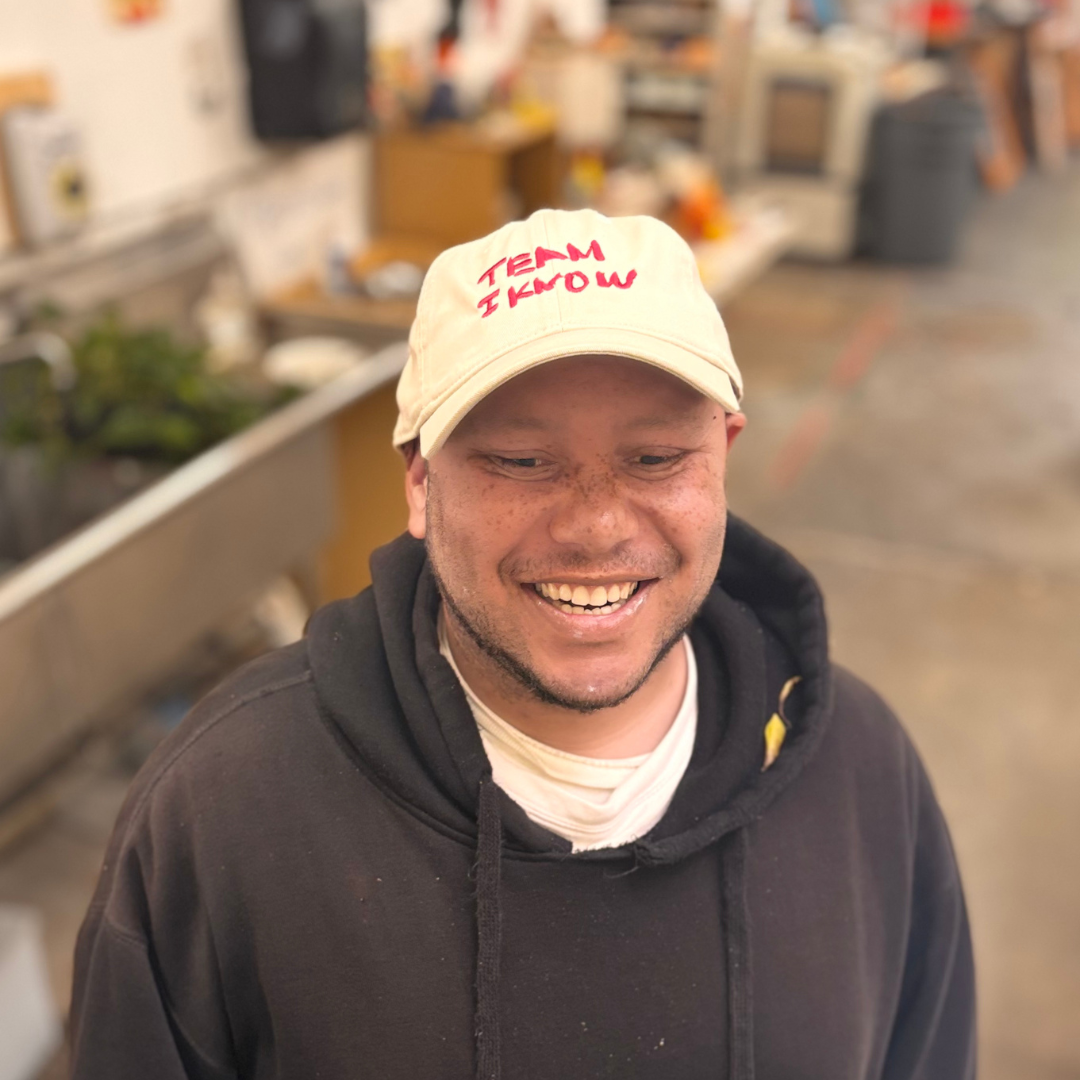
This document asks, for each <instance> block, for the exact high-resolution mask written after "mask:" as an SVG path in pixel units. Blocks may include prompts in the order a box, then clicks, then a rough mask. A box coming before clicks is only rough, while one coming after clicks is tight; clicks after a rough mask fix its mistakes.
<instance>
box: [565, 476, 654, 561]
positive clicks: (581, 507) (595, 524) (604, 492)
mask: <svg viewBox="0 0 1080 1080" xmlns="http://www.w3.org/2000/svg"><path fill="white" fill-rule="evenodd" d="M638 525H639V523H638V517H637V513H636V511H635V509H634V507H633V505H632V504H631V500H630V498H629V493H628V492H626V491H625V490H624V489H623V487H622V485H621V484H620V483H619V482H618V480H617V479H616V478H615V477H613V476H611V475H593V476H589V477H579V478H576V479H575V481H574V482H573V483H571V484H570V485H569V486H568V488H567V490H566V491H565V492H564V494H563V497H562V499H561V500H560V501H559V504H558V506H557V508H556V510H555V513H554V515H553V516H552V518H551V523H550V532H551V538H552V539H553V540H554V541H555V542H556V543H559V544H570V545H573V546H576V547H578V548H581V549H582V550H583V551H586V552H588V553H590V554H601V553H606V552H608V551H611V549H612V548H614V547H617V546H618V545H619V544H622V543H624V542H625V541H627V540H632V539H633V538H634V537H635V536H636V535H637V532H638Z"/></svg>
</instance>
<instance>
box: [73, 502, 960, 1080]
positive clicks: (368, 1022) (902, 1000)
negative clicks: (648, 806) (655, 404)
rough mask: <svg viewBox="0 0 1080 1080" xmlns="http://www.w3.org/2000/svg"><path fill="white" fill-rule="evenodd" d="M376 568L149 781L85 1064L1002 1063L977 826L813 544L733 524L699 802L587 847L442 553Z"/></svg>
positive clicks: (166, 1077)
mask: <svg viewBox="0 0 1080 1080" xmlns="http://www.w3.org/2000/svg"><path fill="white" fill-rule="evenodd" d="M372 568H373V576H374V586H373V587H372V588H371V589H368V590H365V591H364V592H363V593H361V594H360V595H359V596H357V597H354V598H353V599H350V600H345V601H340V602H337V603H334V604H330V605H328V606H327V607H325V608H323V609H321V610H320V611H319V612H318V613H316V615H315V616H314V617H313V619H312V622H311V625H310V627H309V630H308V634H307V637H306V639H305V640H304V641H302V642H300V643H298V644H297V645H294V646H291V647H289V648H287V649H283V650H280V651H278V652H276V653H272V654H270V655H269V656H267V657H264V658H262V659H260V660H258V661H256V662H255V663H253V664H251V665H249V666H248V667H247V668H245V669H243V670H242V671H241V672H239V673H238V674H237V675H236V676H234V677H233V678H232V679H230V680H229V681H228V682H226V683H225V684H224V685H223V686H221V687H219V688H218V689H217V690H216V691H214V692H213V693H212V694H211V695H210V696H209V697H208V698H207V699H206V700H205V701H203V702H202V703H201V704H200V705H199V706H198V707H197V708H196V709H195V710H194V711H193V713H192V714H191V715H190V716H189V717H188V718H187V719H186V720H185V721H184V723H183V724H182V725H181V726H180V728H179V729H178V730H177V731H176V732H175V734H173V735H172V736H170V737H169V739H167V740H166V742H165V743H164V744H163V745H162V746H161V747H160V748H159V749H158V751H156V752H155V754H154V756H153V757H152V758H151V760H150V761H149V762H148V763H147V765H146V767H145V768H144V769H143V771H142V772H141V773H140V775H139V777H138V778H137V779H136V781H135V784H134V785H133V787H132V790H131V793H130V795H129V798H128V801H127V803H126V805H125V808H124V810H123V811H122V813H121V816H120V819H119V821H118V823H117V826H116V831H115V834H114V836H113V839H112V842H111V844H110V847H109V850H108V853H107V856H106V862H105V866H104V869H103V871H102V876H101V880H100V883H99V886H98V889H97V893H96V895H95V898H94V901H93V903H92V905H91V908H90V911H89V914H88V915H87V919H86V922H85V924H84V926H83V929H82V932H81V935H80V938H79V942H78V946H77V950H76V975H75V991H74V999H73V1005H72V1055H73V1062H74V1076H75V1077H76V1078H78V1080H90V1078H94V1080H106V1078H108V1080H121V1078H124V1080H126V1078H132V1080H135V1078H139V1080H181V1078H184V1077H188V1078H193V1080H194V1078H198V1080H218V1078H233V1077H246V1078H251V1080H270V1078H275V1080H314V1078H323V1080H346V1078H348V1080H361V1078H372V1080H397V1078H401V1080H440V1078H446V1080H466V1078H468V1077H473V1076H477V1077H480V1078H482V1080H533V1078H535V1080H587V1078H588V1080H591V1078H594V1077H595V1078H599V1077H620V1078H627V1080H706V1078H708V1080H716V1078H729V1080H751V1078H755V1077H756V1078H757V1080H791V1078H820V1080H849V1078H850V1080H856V1078H860V1080H861V1078H871V1077H872V1078H887V1080H901V1078H904V1080H914V1078H926V1080H929V1078H934V1080H967V1078H969V1077H972V1076H973V1075H974V982H973V971H972V958H971V947H970V941H969V935H968V925H967V918H966V914H965V910H964V901H963V895H962V891H961V886H960V880H959V877H958V874H957V869H956V864H955V860H954V858H953V853H952V849H951V846H950V843H949V838H948V833H947V831H946V827H945V823H944V821H943V820H942V816H941V812H940V810H939V809H938V806H937V803H936V802H935V799H934V796H933V793H932V791H931V788H930V784H929V782H928V780H927V778H926V774H925V773H924V771H923V769H922V766H921V764H920V762H919V760H918V757H917V756H916V753H915V751H914V750H913V748H912V746H911V744H910V743H909V742H908V740H907V738H906V737H905V735H904V733H903V731H902V730H901V728H900V726H899V724H898V723H897V721H896V719H895V718H894V717H893V716H892V714H891V713H890V712H889V710H888V709H887V708H886V707H885V705H883V704H882V702H881V701H880V700H879V699H878V698H877V696H876V695H875V694H874V693H873V692H872V691H871V690H869V689H868V688H867V687H866V686H865V685H863V684H862V683H860V682H859V681H858V680H857V679H855V678H854V677H852V676H851V675H849V674H847V673H845V672H844V671H842V670H839V669H837V668H835V667H833V666H832V665H830V663H829V660H828V656H827V647H826V628H825V621H824V613H823V609H822V604H821V598H820V595H819V593H818V590H817V587H816V585H815V583H814V581H813V580H812V578H811V577H810V576H809V575H808V574H807V572H806V571H805V570H804V569H803V568H802V567H801V566H799V565H798V564H797V563H796V562H795V561H794V560H793V559H792V558H791V557H790V556H789V555H787V554H786V553H785V552H783V551H782V550H781V549H779V548H778V547H776V546H775V545H773V544H772V543H770V542H769V541H767V540H765V539H764V538H763V537H761V536H760V535H758V534H757V533H755V532H754V531H753V530H752V529H750V528H749V527H748V526H746V525H744V524H743V523H741V522H739V521H738V520H736V519H734V518H733V519H732V520H731V523H730V527H729V531H728V538H727V543H726V547H725V552H724V558H723V562H722V565H721V569H720V575H719V578H718V582H717V585H716V587H714V589H713V590H712V592H711V594H710V595H709V597H708V599H707V600H706V602H705V604H704V606H703V607H702V610H701V612H700V613H699V616H698V618H697V619H696V621H695V623H694V625H693V627H692V630H691V638H692V641H693V646H694V652H695V655H696V658H697V662H698V667H699V672H700V687H699V722H698V733H697V741H696V743H695V747H694V753H693V757H692V759H691V762H690V765H689V767H688V769H687V772H686V774H685V776H684V777H683V780H682V782H681V783H680V785H679V787H678V790H677V791H676V794H675V798H674V800H673V802H672V805H671V807H670V809H669V810H668V812H667V814H666V815H665V816H664V818H663V819H662V820H661V821H660V823H659V824H658V825H657V826H656V827H655V828H654V829H653V830H652V832H650V833H649V834H648V835H647V836H646V837H644V838H642V839H640V840H638V841H636V842H635V843H633V844H630V845H627V846H625V847H622V848H618V849H611V850H605V851H593V852H583V853H577V854H572V853H571V851H570V845H569V844H568V843H567V842H566V841H565V840H563V839H561V838H559V837H557V836H554V835H553V834H551V833H549V832H547V831H546V830H544V829H543V828H541V827H539V826H538V825H536V824H534V823H533V822H531V821H530V820H529V819H528V818H527V817H526V816H525V814H524V813H523V812H522V811H521V809H520V808H519V807H518V806H517V805H516V804H515V803H513V802H512V800H510V799H509V798H508V797H507V796H506V795H505V794H504V793H503V792H501V791H500V790H499V789H498V787H496V786H495V785H494V784H493V783H492V780H491V773H490V766H489V764H488V761H487V758H486V756H485V753H484V750H483V746H482V743H481V741H480V737H479V733H478V731H477V727H476V724H475V722H474V720H473V718H472V715H471V713H470V711H469V708H468V705H467V703H466V701H465V698H464V696H463V694H462V691H461V688H460V685H459V684H458V682H457V680H456V678H455V676H454V674H453V672H452V671H451V669H450V667H449V666H448V665H447V663H446V662H445V660H444V659H443V658H442V657H441V656H440V655H439V649H438V640H437V635H436V622H435V617H436V613H437V610H438V602H439V601H438V594H437V591H436V589H435V586H434V583H433V579H432V576H431V574H430V571H429V569H428V567H427V563H426V559H425V555H424V549H423V546H422V545H421V544H420V543H418V542H417V541H414V540H411V539H409V538H405V537H403V538H401V539H399V540H397V541H395V542H394V543H392V544H390V545H388V546H387V547H385V548H383V549H381V550H380V551H379V552H377V553H376V555H375V557H374V558H373V560H372ZM793 674H798V675H800V676H801V677H802V681H801V683H800V684H799V689H798V693H797V695H796V700H794V701H793V704H794V706H795V708H794V710H793V714H792V713H789V720H790V728H789V731H788V735H787V738H786V741H785V743H784V746H783V748H782V750H781V753H780V756H779V758H778V759H777V760H776V762H775V763H774V764H773V765H772V766H771V767H770V768H769V769H767V770H765V771H762V761H763V755H764V741H763V728H764V726H765V723H766V721H767V720H768V719H769V717H770V716H771V715H772V713H773V712H774V711H775V710H776V704H777V696H778V694H779V689H780V687H781V686H782V684H783V683H784V682H785V681H786V679H787V678H788V677H789V676H791V675H793Z"/></svg>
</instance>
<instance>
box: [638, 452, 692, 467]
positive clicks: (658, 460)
mask: <svg viewBox="0 0 1080 1080" xmlns="http://www.w3.org/2000/svg"><path fill="white" fill-rule="evenodd" d="M681 456H682V455H681V454H639V455H638V456H637V458H635V461H636V462H637V464H638V465H644V466H647V467H652V468H654V469H655V468H658V467H659V466H661V465H672V464H674V463H675V462H676V461H678V460H679V458H680V457H681Z"/></svg>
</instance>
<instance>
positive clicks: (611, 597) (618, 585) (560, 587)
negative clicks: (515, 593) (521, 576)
mask: <svg viewBox="0 0 1080 1080" xmlns="http://www.w3.org/2000/svg"><path fill="white" fill-rule="evenodd" d="M640 585H641V582H640V581H620V582H613V583H612V584H609V585H605V584H601V583H597V584H595V585H586V584H580V583H577V584H575V583H569V582H534V583H533V586H532V587H533V588H534V589H535V590H536V591H537V592H538V593H539V594H540V595H541V596H542V597H543V598H544V599H545V600H547V601H548V603H549V604H551V605H552V606H554V607H556V608H558V609H559V610H560V611H562V612H564V613H565V614H567V615H610V614H611V613H612V612H615V611H618V610H619V608H621V607H622V606H623V605H624V604H625V603H626V601H627V600H628V599H629V598H630V597H631V596H633V595H634V593H636V592H637V590H638V587H639V586H640Z"/></svg>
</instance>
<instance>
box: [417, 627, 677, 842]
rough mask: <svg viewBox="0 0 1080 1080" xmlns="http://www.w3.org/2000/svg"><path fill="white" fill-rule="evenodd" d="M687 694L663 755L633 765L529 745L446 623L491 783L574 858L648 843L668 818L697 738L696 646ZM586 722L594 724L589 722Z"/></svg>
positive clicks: (442, 637) (442, 642)
mask: <svg viewBox="0 0 1080 1080" xmlns="http://www.w3.org/2000/svg"><path fill="white" fill-rule="evenodd" d="M681 646H682V647H683V648H684V649H685V650H686V691H685V693H684V694H683V699H682V702H681V704H680V705H679V709H678V712H677V713H676V715H675V719H674V720H673V721H672V724H671V727H669V728H668V730H667V732H666V733H665V735H664V737H663V738H662V739H661V740H660V742H659V743H658V744H657V746H656V748H655V749H654V750H653V751H651V752H650V753H648V754H640V755H638V756H636V757H629V758H593V757H585V756H582V755H580V754H570V753H567V752H566V751H564V750H557V749H555V748H554V747H552V746H548V745H546V744H545V743H542V742H539V741H537V740H536V739H533V738H530V737H529V736H528V735H526V734H524V733H523V732H521V731H519V730H518V729H517V728H516V727H514V726H513V724H511V723H509V722H508V721H506V720H504V719H503V718H502V717H500V716H497V715H496V714H495V713H493V712H492V711H491V709H489V708H488V707H487V705H485V704H484V702H482V701H481V700H480V698H479V697H477V695H476V693H475V692H474V691H473V689H472V687H470V686H469V684H468V683H467V682H466V681H465V679H464V678H463V677H462V674H461V672H460V670H458V666H457V664H456V663H455V662H454V657H453V654H452V653H451V651H450V643H449V640H448V639H447V636H446V630H445V627H444V624H443V620H442V619H441V618H440V619H439V651H440V652H441V653H442V655H443V656H444V657H445V658H446V660H447V662H448V663H449V664H450V666H451V667H452V668H453V670H454V674H455V675H457V677H458V681H459V682H460V683H461V687H462V689H463V690H464V691H465V697H466V699H467V700H468V702H469V707H470V709H471V710H472V714H473V717H474V718H475V720H476V724H477V727H478V728H479V729H480V738H481V740H482V741H483V744H484V750H485V751H486V753H487V756H488V760H489V761H490V762H491V770H492V775H493V776H494V778H495V783H497V784H498V785H499V787H501V788H502V789H503V791H505V792H506V793H507V795H509V796H510V798H512V799H513V800H514V802H516V803H517V804H518V805H519V806H520V807H521V808H522V809H523V810H524V811H525V813H526V814H528V815H529V817H530V818H531V819H532V820H533V821H535V822H536V823H537V824H538V825H541V826H543V827H544V828H545V829H548V830H549V831H551V832H553V833H555V834H556V835H557V836H561V837H563V838H564V839H566V840H569V841H570V842H571V843H572V844H573V849H574V851H590V850H595V849H597V848H609V847H620V846H621V845H623V844H628V843H630V842H631V841H633V840H636V839H637V838H638V837H641V836H644V835H645V834H646V833H647V832H648V831H649V830H650V829H652V828H653V826H654V825H656V823H657V822H658V821H659V820H660V819H661V818H662V817H663V816H664V814H665V813H666V812H667V808H668V806H669V805H670V804H671V800H672V797H673V796H674V794H675V789H676V788H677V787H678V786H679V781H680V780H682V777H683V774H684V773H685V772H686V767H687V765H688V764H689V763H690V756H691V754H692V753H693V751H694V738H695V736H696V734H697V718H698V704H697V664H696V662H695V659H694V650H693V647H692V646H691V644H690V639H689V637H687V636H685V635H684V636H683V638H682V641H681ZM581 722H582V723H583V724H587V723H588V722H589V720H588V716H587V715H582V718H581Z"/></svg>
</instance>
